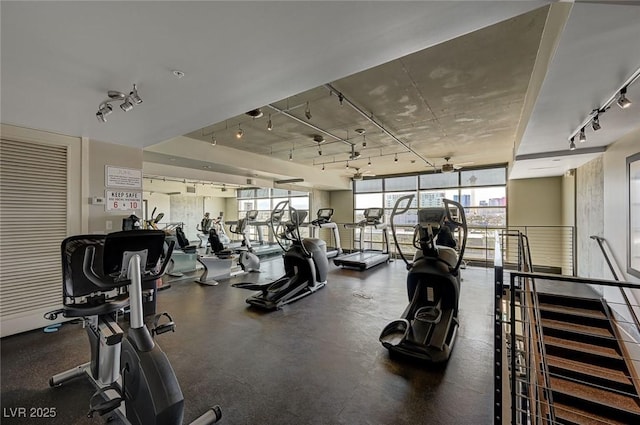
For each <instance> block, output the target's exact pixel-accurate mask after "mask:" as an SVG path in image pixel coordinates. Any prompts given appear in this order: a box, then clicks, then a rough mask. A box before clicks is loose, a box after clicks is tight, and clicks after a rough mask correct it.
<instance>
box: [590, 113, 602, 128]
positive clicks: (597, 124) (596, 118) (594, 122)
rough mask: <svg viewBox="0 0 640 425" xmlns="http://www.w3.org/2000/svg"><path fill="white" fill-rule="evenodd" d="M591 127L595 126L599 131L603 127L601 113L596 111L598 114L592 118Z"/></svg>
mask: <svg viewBox="0 0 640 425" xmlns="http://www.w3.org/2000/svg"><path fill="white" fill-rule="evenodd" d="M591 128H593V131H598V130H600V129H601V128H602V126H601V125H600V113H599V112H596V115H595V116H594V117H593V119H592V120H591Z"/></svg>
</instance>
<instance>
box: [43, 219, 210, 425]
mask: <svg viewBox="0 0 640 425" xmlns="http://www.w3.org/2000/svg"><path fill="white" fill-rule="evenodd" d="M164 241H165V234H164V232H163V231H160V230H138V231H123V232H115V233H111V234H108V235H80V236H71V237H68V238H66V239H65V240H64V241H63V242H62V246H61V248H62V272H63V308H62V309H60V310H56V311H53V312H49V313H47V314H45V318H47V319H50V320H55V319H56V318H57V316H58V314H62V315H63V316H64V317H75V318H79V317H82V318H83V319H84V323H85V328H86V330H87V335H88V337H89V343H90V346H91V361H90V362H88V363H86V364H83V365H81V366H78V367H75V368H73V369H70V370H68V371H66V372H62V373H59V374H57V375H54V376H53V377H51V378H50V380H49V385H50V386H52V387H57V386H61V385H62V384H64V383H66V382H68V381H70V380H72V379H74V378H76V377H79V376H82V375H84V374H85V373H86V374H87V375H88V376H89V378H90V379H91V381H92V382H93V383H94V384H95V386H96V387H97V388H98V390H97V391H96V392H95V393H94V395H93V396H92V397H91V400H90V402H89V414H88V416H90V417H91V416H93V414H94V413H96V412H97V413H99V414H100V415H104V414H107V413H109V412H115V413H117V414H118V415H119V416H120V417H121V418H122V419H123V420H124V421H125V422H128V423H131V424H133V425H150V424H154V425H161V424H167V425H169V424H171V425H179V424H182V420H183V415H184V397H183V395H182V391H181V389H180V385H179V384H178V380H177V378H176V375H175V373H174V371H173V368H172V367H171V364H170V363H169V360H168V358H167V356H166V355H165V353H164V352H163V351H162V350H161V349H160V347H159V346H158V345H157V344H156V343H155V342H154V339H153V338H154V336H155V335H159V334H162V333H165V332H169V331H175V324H174V322H173V320H172V319H171V317H170V316H169V315H168V314H167V313H162V314H160V315H157V316H156V318H155V325H154V329H152V330H151V332H150V331H149V330H148V328H147V326H146V325H145V323H144V320H143V312H142V282H143V281H148V280H155V279H158V278H160V277H161V276H162V274H163V273H164V271H165V269H166V266H167V264H168V262H169V258H170V257H171V252H172V250H173V246H174V243H173V242H171V243H170V244H169V245H168V246H165V244H164ZM165 247H166V248H165ZM127 306H129V307H130V313H129V315H130V327H129V330H128V332H127V333H126V335H125V332H124V331H123V330H122V329H121V328H120V326H119V325H118V323H117V321H116V317H117V314H118V312H119V311H121V310H123V309H124V308H125V307H127ZM162 317H166V318H167V319H168V321H165V323H163V324H159V321H160V319H161V318H162ZM221 416H222V413H221V410H220V407H218V406H214V407H211V408H210V409H208V410H207V412H206V413H204V414H203V415H202V416H200V417H199V418H197V419H196V420H195V421H193V422H192V423H191V425H205V424H211V423H214V422H217V421H218V420H219V419H220V418H221Z"/></svg>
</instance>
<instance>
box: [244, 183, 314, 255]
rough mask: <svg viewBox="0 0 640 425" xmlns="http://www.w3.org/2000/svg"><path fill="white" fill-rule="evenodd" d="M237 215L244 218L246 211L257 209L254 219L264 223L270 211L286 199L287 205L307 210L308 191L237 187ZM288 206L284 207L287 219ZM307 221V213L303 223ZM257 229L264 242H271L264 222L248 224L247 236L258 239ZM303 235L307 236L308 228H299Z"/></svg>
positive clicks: (271, 237) (269, 217)
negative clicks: (253, 224)
mask: <svg viewBox="0 0 640 425" xmlns="http://www.w3.org/2000/svg"><path fill="white" fill-rule="evenodd" d="M237 199H238V217H239V218H244V217H246V215H247V212H248V211H251V210H257V211H258V216H257V218H256V221H257V222H259V223H266V222H267V221H268V220H270V219H271V212H272V211H273V209H274V208H275V207H276V205H278V203H280V202H282V201H288V205H290V206H292V207H293V208H295V209H296V210H299V211H307V212H308V211H309V193H308V192H300V191H295V190H285V189H262V188H254V189H239V190H238V191H237ZM288 211H289V210H288V208H287V209H285V215H284V217H283V218H284V219H285V220H288V218H289V213H288ZM308 222H309V215H308V214H307V217H306V218H305V223H308ZM259 231H260V232H261V233H262V235H263V238H264V239H265V242H267V241H271V242H273V236H272V235H270V231H269V227H268V226H267V225H266V224H263V225H261V226H249V237H250V238H251V240H259V239H260V237H259ZM300 231H301V235H302V236H303V237H306V236H308V229H307V228H306V227H303V228H301V229H300Z"/></svg>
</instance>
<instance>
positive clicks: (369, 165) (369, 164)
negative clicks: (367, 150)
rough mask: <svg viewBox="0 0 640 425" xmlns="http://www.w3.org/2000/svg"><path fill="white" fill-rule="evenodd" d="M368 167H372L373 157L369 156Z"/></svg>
mask: <svg viewBox="0 0 640 425" xmlns="http://www.w3.org/2000/svg"><path fill="white" fill-rule="evenodd" d="M367 167H371V157H369V162H367Z"/></svg>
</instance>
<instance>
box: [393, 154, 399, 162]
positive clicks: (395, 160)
mask: <svg viewBox="0 0 640 425" xmlns="http://www.w3.org/2000/svg"><path fill="white" fill-rule="evenodd" d="M393 162H398V154H396V158H395V159H394V160H393Z"/></svg>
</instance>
